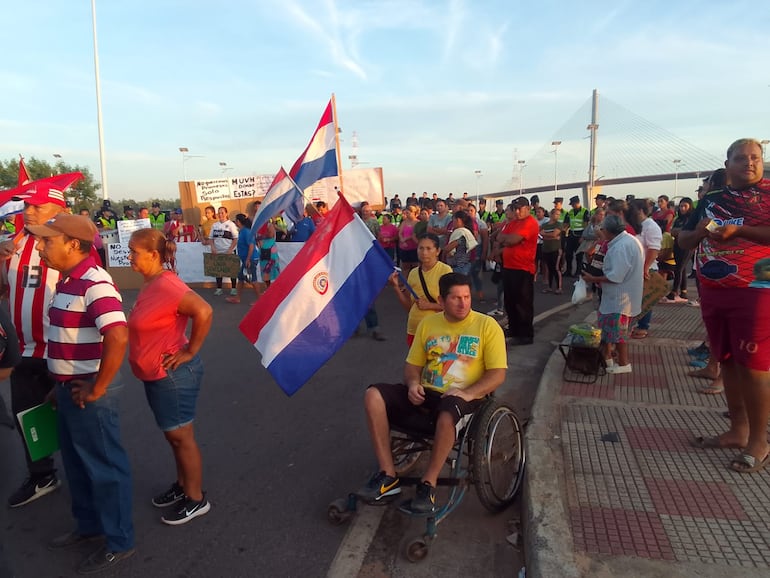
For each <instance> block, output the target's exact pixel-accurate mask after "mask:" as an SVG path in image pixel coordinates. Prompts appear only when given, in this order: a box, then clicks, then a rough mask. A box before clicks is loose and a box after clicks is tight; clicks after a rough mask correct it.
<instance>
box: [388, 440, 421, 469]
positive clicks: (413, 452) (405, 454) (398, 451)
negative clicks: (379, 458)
mask: <svg viewBox="0 0 770 578" xmlns="http://www.w3.org/2000/svg"><path fill="white" fill-rule="evenodd" d="M390 447H391V451H392V452H393V464H394V465H395V466H396V474H398V475H399V476H404V475H406V474H407V473H409V472H410V471H411V469H412V468H413V467H414V465H415V464H416V463H417V460H419V459H420V456H421V455H422V449H421V448H422V444H420V443H419V442H416V441H415V440H413V439H412V438H410V437H409V436H407V435H406V434H403V433H401V432H397V431H394V432H391V434H390Z"/></svg>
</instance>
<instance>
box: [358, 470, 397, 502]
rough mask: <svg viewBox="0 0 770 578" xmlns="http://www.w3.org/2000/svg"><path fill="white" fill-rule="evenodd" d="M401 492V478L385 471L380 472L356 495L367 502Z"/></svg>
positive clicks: (376, 500)
mask: <svg viewBox="0 0 770 578" xmlns="http://www.w3.org/2000/svg"><path fill="white" fill-rule="evenodd" d="M400 493H401V485H400V480H399V479H398V478H394V477H393V476H389V475H387V474H386V473H385V472H378V473H376V474H374V475H373V476H372V478H371V479H370V480H369V481H368V482H367V483H366V485H365V486H364V487H363V488H361V489H360V490H358V492H356V495H357V496H358V497H359V498H361V499H362V500H364V501H365V502H378V501H380V500H381V499H383V498H387V497H389V496H395V495H397V494H400Z"/></svg>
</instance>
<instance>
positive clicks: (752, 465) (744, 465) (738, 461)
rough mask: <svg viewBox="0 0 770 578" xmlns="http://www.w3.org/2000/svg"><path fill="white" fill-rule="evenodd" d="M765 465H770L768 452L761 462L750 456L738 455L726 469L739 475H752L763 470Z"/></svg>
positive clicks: (769, 453)
mask: <svg viewBox="0 0 770 578" xmlns="http://www.w3.org/2000/svg"><path fill="white" fill-rule="evenodd" d="M767 464H770V452H768V454H767V455H766V456H765V459H763V460H762V461H759V460H758V459H757V458H755V457H754V456H752V455H751V454H745V453H744V454H740V455H739V456H738V457H735V458H733V459H732V461H731V462H730V465H729V466H728V467H729V468H730V469H731V470H732V471H734V472H738V473H739V474H753V473H754V472H759V471H761V470H763V469H765V467H766V466H767Z"/></svg>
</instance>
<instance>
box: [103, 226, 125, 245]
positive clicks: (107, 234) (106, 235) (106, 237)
mask: <svg viewBox="0 0 770 578" xmlns="http://www.w3.org/2000/svg"><path fill="white" fill-rule="evenodd" d="M99 236H100V237H101V238H102V246H104V247H106V246H107V245H109V244H110V243H117V242H119V241H120V238H119V237H118V230H117V229H101V230H100V231H99Z"/></svg>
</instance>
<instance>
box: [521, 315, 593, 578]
mask: <svg viewBox="0 0 770 578" xmlns="http://www.w3.org/2000/svg"><path fill="white" fill-rule="evenodd" d="M570 306H571V304H570ZM563 365H564V359H563V358H562V356H561V353H559V350H558V349H554V351H553V353H552V354H551V357H550V358H549V359H548V363H547V364H546V366H545V369H544V370H543V376H542V377H541V378H540V384H539V386H538V390H537V395H536V396H535V402H534V404H533V406H532V417H531V419H530V422H529V424H528V425H527V432H526V436H525V444H526V448H527V455H528V456H530V459H529V460H527V474H526V476H525V478H524V496H523V498H524V515H525V524H524V533H525V538H524V544H525V552H524V556H525V560H526V563H527V575H528V576H532V577H535V578H537V577H541V576H542V577H545V578H550V577H554V576H559V577H560V578H579V577H580V576H581V575H582V573H581V571H580V569H579V567H578V565H577V561H576V559H575V555H574V544H573V542H572V530H571V529H570V526H569V524H568V522H567V520H568V519H569V517H568V513H567V512H566V511H565V509H564V506H565V501H564V496H563V493H564V492H563V490H564V488H563V484H562V480H563V479H564V464H563V455H562V451H561V440H560V437H561V436H560V434H559V429H558V428H559V424H560V422H561V419H560V415H561V406H559V405H556V404H555V402H556V400H557V398H558V392H557V391H556V387H555V385H556V384H559V383H561V372H562V367H563ZM532 456H537V459H533V458H532Z"/></svg>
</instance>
